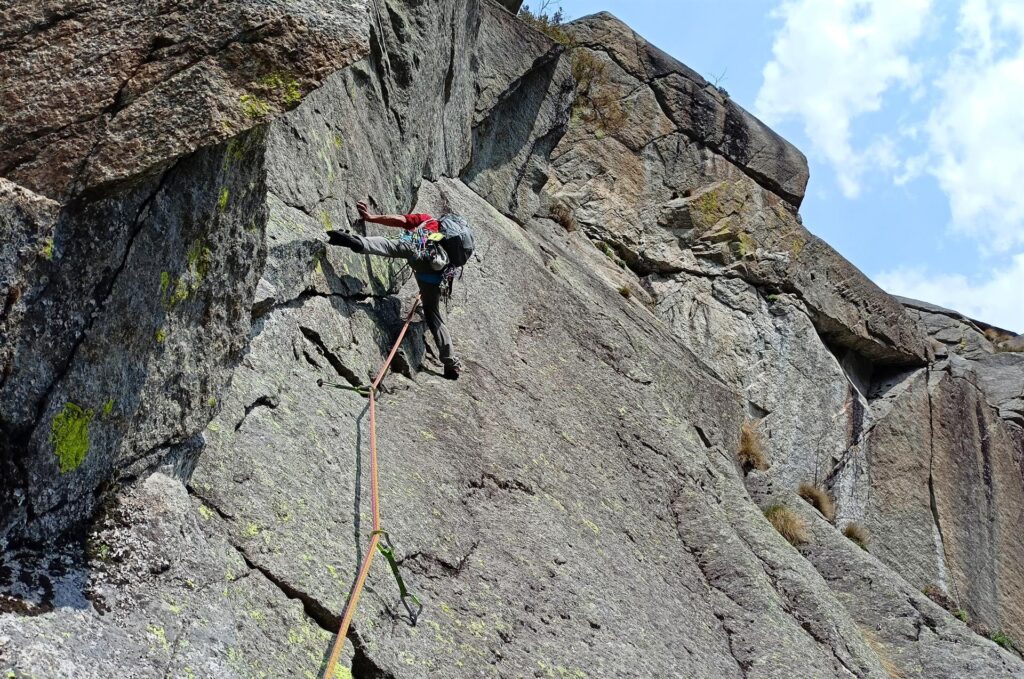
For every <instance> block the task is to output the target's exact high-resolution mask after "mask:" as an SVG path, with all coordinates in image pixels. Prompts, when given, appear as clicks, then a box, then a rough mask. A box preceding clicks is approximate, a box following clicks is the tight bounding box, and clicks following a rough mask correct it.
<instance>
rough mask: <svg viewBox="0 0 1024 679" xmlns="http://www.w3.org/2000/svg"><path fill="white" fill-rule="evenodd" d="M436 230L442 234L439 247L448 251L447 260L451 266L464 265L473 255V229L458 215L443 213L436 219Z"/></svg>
mask: <svg viewBox="0 0 1024 679" xmlns="http://www.w3.org/2000/svg"><path fill="white" fill-rule="evenodd" d="M437 221H438V224H439V228H438V231H439V232H440V233H441V234H443V235H444V238H443V239H442V240H441V247H442V248H444V251H445V252H446V253H448V262H449V265H450V266H451V267H452V268H458V267H460V266H465V265H466V263H467V262H468V261H469V258H470V257H472V256H473V250H474V248H475V245H474V243H473V229H471V228H470V226H469V223H468V222H467V221H466V220H465V219H464V218H462V217H460V216H459V215H444V216H443V217H441V219H439V220H437Z"/></svg>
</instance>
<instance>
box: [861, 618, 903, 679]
mask: <svg viewBox="0 0 1024 679" xmlns="http://www.w3.org/2000/svg"><path fill="white" fill-rule="evenodd" d="M860 632H861V636H863V637H864V641H866V642H868V646H870V647H871V651H872V652H873V653H874V654H875V657H876V658H878V662H879V663H880V664H881V665H882V669H883V670H885V673H886V674H887V675H889V679H906V676H907V675H905V674H903V670H902V669H900V667H899V666H898V665H897V664H896V663H895V662H894V661H893V659H892V657H891V656H890V655H889V651H888V649H887V648H886V647H885V644H883V643H882V640H881V639H879V638H878V635H877V634H875V633H874V631H872V630H870V629H866V628H864V627H861V628H860Z"/></svg>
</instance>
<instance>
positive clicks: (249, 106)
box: [238, 94, 270, 120]
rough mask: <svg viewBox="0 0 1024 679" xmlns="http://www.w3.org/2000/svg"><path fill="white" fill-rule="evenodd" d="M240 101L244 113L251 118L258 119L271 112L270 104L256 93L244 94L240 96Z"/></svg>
mask: <svg viewBox="0 0 1024 679" xmlns="http://www.w3.org/2000/svg"><path fill="white" fill-rule="evenodd" d="M238 103H239V104H241V105H242V113H244V114H245V115H246V116H248V117H249V118H253V119H257V120H258V119H260V118H265V117H266V116H267V114H268V113H270V104H268V103H267V102H266V101H265V100H264V99H262V98H260V97H258V96H256V95H255V94H243V95H242V96H241V97H239V98H238Z"/></svg>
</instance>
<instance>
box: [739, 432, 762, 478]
mask: <svg viewBox="0 0 1024 679" xmlns="http://www.w3.org/2000/svg"><path fill="white" fill-rule="evenodd" d="M739 459H740V467H741V468H742V469H743V472H744V473H746V472H749V471H750V470H751V469H759V470H760V471H765V470H766V469H768V466H769V465H768V456H767V455H766V454H765V452H764V442H763V441H762V440H761V432H759V431H758V430H757V425H755V424H754V422H753V421H749V420H748V421H747V422H744V423H743V428H742V429H740V450H739Z"/></svg>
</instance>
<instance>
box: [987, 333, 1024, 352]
mask: <svg viewBox="0 0 1024 679" xmlns="http://www.w3.org/2000/svg"><path fill="white" fill-rule="evenodd" d="M984 332H985V339H987V340H988V341H989V342H991V343H992V346H993V347H994V348H995V350H996V351H1000V352H1003V351H1005V352H1024V342H1013V341H1012V340H1014V339H1016V338H1017V336H1016V335H1014V334H1012V333H1009V332H1005V331H1003V330H998V329H996V328H985V331H984Z"/></svg>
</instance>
